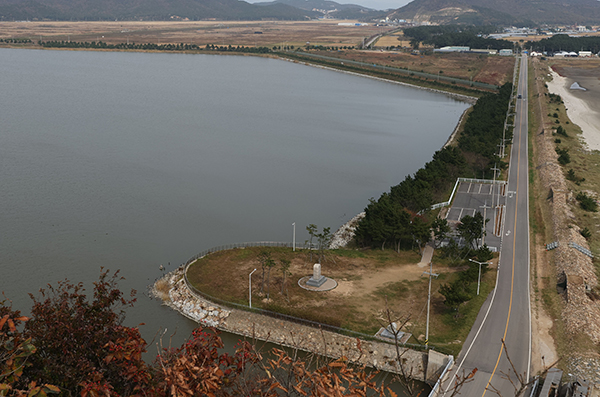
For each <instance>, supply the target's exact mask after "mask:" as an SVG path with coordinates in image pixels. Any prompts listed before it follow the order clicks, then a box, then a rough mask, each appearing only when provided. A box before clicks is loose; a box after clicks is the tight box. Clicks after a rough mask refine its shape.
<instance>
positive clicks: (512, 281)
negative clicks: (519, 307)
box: [481, 79, 523, 397]
mask: <svg viewBox="0 0 600 397" xmlns="http://www.w3.org/2000/svg"><path fill="white" fill-rule="evenodd" d="M521 82H522V79H519V83H521ZM521 105H522V104H521ZM521 113H523V106H521ZM522 126H523V124H522V123H520V124H519V150H518V154H517V187H516V189H515V223H514V225H515V226H514V228H515V230H514V231H513V255H512V277H511V281H510V301H509V305H508V316H507V318H506V327H505V328H504V336H503V337H502V340H506V334H507V332H508V323H509V322H510V313H511V311H512V301H513V289H514V285H515V247H516V244H517V214H518V212H519V207H518V205H517V203H518V201H519V200H518V197H519V169H520V166H521V133H522V131H523V127H522ZM503 351H504V349H503V348H500V353H499V354H498V360H496V365H495V366H494V370H493V371H492V375H490V379H488V382H487V384H486V385H485V389H484V390H483V394H482V395H481V397H483V396H485V393H486V392H487V390H488V387H489V385H490V383H491V382H492V378H493V377H494V374H495V373H496V370H497V369H498V364H500V359H501V358H502V352H503Z"/></svg>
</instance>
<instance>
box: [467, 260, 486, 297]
mask: <svg viewBox="0 0 600 397" xmlns="http://www.w3.org/2000/svg"><path fill="white" fill-rule="evenodd" d="M469 261H471V262H473V263H478V264H479V277H477V295H479V284H481V265H484V264H485V265H491V264H492V262H478V261H474V260H473V259H469Z"/></svg>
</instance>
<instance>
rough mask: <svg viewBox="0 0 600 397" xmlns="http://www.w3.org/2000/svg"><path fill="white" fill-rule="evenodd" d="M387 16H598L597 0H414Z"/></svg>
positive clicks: (519, 19)
mask: <svg viewBox="0 0 600 397" xmlns="http://www.w3.org/2000/svg"><path fill="white" fill-rule="evenodd" d="M388 16H389V17H390V18H398V19H412V20H417V21H421V22H425V21H427V22H432V23H439V24H448V23H470V24H476V25H484V24H500V25H536V24H545V23H547V24H569V25H570V24H592V25H595V24H597V23H598V21H599V20H600V1H598V0H543V1H542V0H414V1H413V2H411V3H409V4H407V5H406V6H404V7H401V8H399V9H397V10H394V11H392V12H390V13H388Z"/></svg>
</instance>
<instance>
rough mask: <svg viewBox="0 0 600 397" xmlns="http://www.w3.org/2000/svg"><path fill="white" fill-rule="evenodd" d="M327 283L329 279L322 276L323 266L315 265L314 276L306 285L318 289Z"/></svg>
mask: <svg viewBox="0 0 600 397" xmlns="http://www.w3.org/2000/svg"><path fill="white" fill-rule="evenodd" d="M325 281H327V277H325V276H323V275H322V274H321V264H320V263H315V264H314V266H313V275H312V277H311V278H309V279H308V281H307V282H306V285H309V286H311V287H317V288H318V287H320V286H321V285H323V284H324V283H325Z"/></svg>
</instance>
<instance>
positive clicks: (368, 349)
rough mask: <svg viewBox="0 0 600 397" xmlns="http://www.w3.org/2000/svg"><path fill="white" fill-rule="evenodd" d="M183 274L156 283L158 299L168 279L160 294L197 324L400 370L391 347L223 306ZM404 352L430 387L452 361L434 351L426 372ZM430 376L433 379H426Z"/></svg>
mask: <svg viewBox="0 0 600 397" xmlns="http://www.w3.org/2000/svg"><path fill="white" fill-rule="evenodd" d="M183 272H184V270H183V268H179V269H177V270H175V271H173V272H171V273H169V274H167V275H165V276H164V277H163V278H162V279H160V280H159V281H157V283H155V287H154V295H155V296H157V297H161V295H160V294H159V293H157V292H156V285H157V284H158V283H159V282H163V283H164V282H165V281H166V282H167V284H168V285H169V294H168V298H166V296H164V295H162V298H163V301H164V303H165V304H166V305H168V306H170V307H171V308H173V309H175V310H177V311H179V312H180V313H181V314H183V315H184V316H186V317H188V318H189V319H191V320H193V321H196V322H198V323H199V324H202V325H205V326H210V327H215V328H218V329H220V330H222V331H226V332H230V333H233V334H237V335H241V336H244V337H247V338H251V339H257V340H261V341H266V342H272V343H276V344H278V345H282V346H287V347H291V348H296V349H299V350H303V351H307V352H310V353H316V354H319V355H322V356H326V357H330V358H334V359H338V358H341V357H346V358H347V359H348V360H350V361H351V362H353V363H356V364H359V365H364V366H367V367H370V368H375V369H379V370H383V371H387V372H392V373H399V372H400V371H399V368H398V366H397V360H396V356H397V354H396V347H395V345H393V344H389V343H384V342H377V341H366V340H360V339H358V338H355V337H349V336H345V335H341V334H337V333H334V332H330V331H325V330H319V329H317V328H314V327H309V326H306V325H302V324H297V323H293V322H290V321H285V320H281V319H276V318H272V317H269V316H265V315H262V314H258V313H252V312H247V311H243V310H239V309H230V308H224V307H221V306H219V305H216V304H214V303H212V302H208V301H206V300H205V299H203V298H202V297H199V296H197V295H195V294H194V293H193V292H192V291H191V290H190V289H189V288H188V287H187V285H186V283H185V280H184V277H183V276H184V274H183ZM400 354H401V356H402V362H403V363H404V366H405V372H406V373H408V374H411V378H413V379H417V380H420V381H427V382H429V383H434V382H435V381H437V376H439V373H440V371H441V370H443V368H444V366H445V364H446V363H447V362H448V357H446V359H443V358H442V359H441V358H440V357H439V355H440V354H439V353H435V352H434V354H436V359H435V360H432V363H431V364H430V365H429V368H427V362H428V354H427V353H426V352H419V351H415V350H411V349H406V348H400ZM426 374H429V378H430V379H426Z"/></svg>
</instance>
